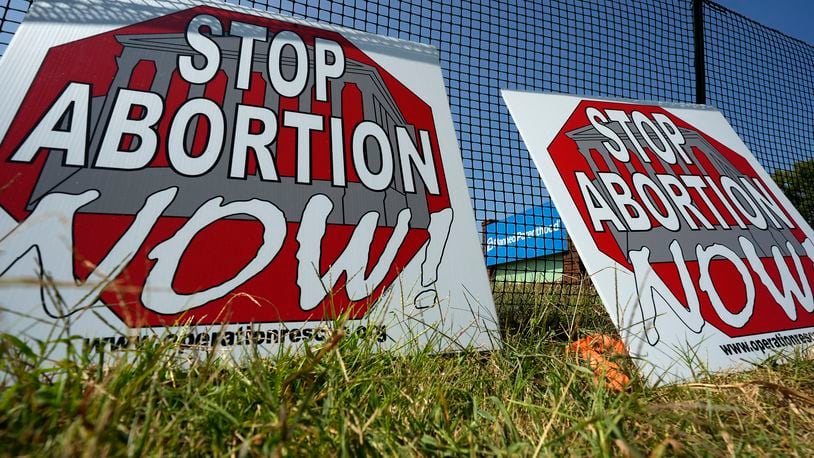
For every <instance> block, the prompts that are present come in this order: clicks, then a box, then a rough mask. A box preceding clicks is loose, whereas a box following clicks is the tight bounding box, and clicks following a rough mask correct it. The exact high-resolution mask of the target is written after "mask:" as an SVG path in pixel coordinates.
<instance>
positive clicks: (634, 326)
mask: <svg viewBox="0 0 814 458" xmlns="http://www.w3.org/2000/svg"><path fill="white" fill-rule="evenodd" d="M503 97H504V99H505V101H506V104H507V105H508V107H509V111H510V112H511V115H512V117H513V118H514V121H515V123H516V124H517V126H518V128H519V130H520V133H521V135H522V137H523V140H524V141H525V143H526V146H527V147H528V149H529V152H530V153H531V155H532V158H533V160H534V162H535V164H536V165H537V168H538V170H539V171H540V174H541V175H542V178H543V181H544V182H545V185H546V187H547V189H548V190H549V192H550V194H551V199H552V200H553V201H554V203H555V205H556V206H557V209H558V210H559V212H560V215H561V217H562V219H563V222H564V224H565V226H566V227H567V228H568V232H569V234H570V235H571V239H572V240H573V242H574V245H575V247H576V248H577V250H578V252H579V254H580V257H581V258H582V261H583V263H584V264H585V266H586V268H587V270H588V273H589V274H590V275H591V278H592V280H593V282H594V285H596V289H597V291H598V293H599V295H600V297H601V299H602V301H603V302H604V304H605V306H606V308H607V310H608V313H610V315H611V317H612V319H613V320H614V322H615V324H616V325H617V327H618V328H619V330H620V332H621V334H622V337H623V339H624V341H625V343H626V345H627V347H628V349H629V351H630V352H631V354H632V356H634V358H635V360H636V363H637V364H638V365H639V367H640V369H641V370H642V372H643V373H644V374H645V375H646V376H647V377H648V379H649V381H650V382H651V383H658V382H662V381H664V382H669V381H675V380H681V379H689V378H692V377H693V376H694V375H696V374H699V373H702V372H703V371H704V370H707V369H709V370H712V371H719V370H725V369H730V368H740V367H748V365H747V364H744V362H750V361H751V362H754V361H759V360H762V359H765V358H766V357H768V356H770V355H772V354H775V353H778V352H782V351H789V350H793V349H794V348H796V347H799V346H806V345H809V344H811V343H812V342H814V295H812V284H813V283H814V244H812V240H814V232H812V229H811V227H810V226H809V225H808V224H807V223H806V222H805V221H804V220H803V218H802V217H801V216H800V214H799V213H798V212H797V211H796V210H795V209H794V208H793V206H792V205H791V203H790V202H789V201H788V199H787V198H786V197H785V196H784V195H783V194H782V192H781V191H780V189H779V188H778V187H777V185H776V184H775V183H774V182H773V181H772V180H771V178H770V177H769V175H768V174H767V173H766V171H765V170H764V169H763V168H762V167H761V166H760V164H759V163H758V162H757V160H756V159H755V157H754V156H753V155H752V154H751V153H750V152H749V150H748V149H747V147H746V146H745V145H744V143H743V142H742V141H741V139H740V138H738V136H737V134H736V133H735V132H734V130H733V129H732V127H731V126H730V125H729V124H728V123H727V121H726V119H724V117H723V115H721V113H720V112H718V111H716V110H713V109H710V108H706V107H699V106H680V105H654V104H650V103H645V102H625V101H615V100H598V99H588V98H581V97H575V96H567V95H556V94H538V93H536V94H533V93H522V92H514V91H504V93H503Z"/></svg>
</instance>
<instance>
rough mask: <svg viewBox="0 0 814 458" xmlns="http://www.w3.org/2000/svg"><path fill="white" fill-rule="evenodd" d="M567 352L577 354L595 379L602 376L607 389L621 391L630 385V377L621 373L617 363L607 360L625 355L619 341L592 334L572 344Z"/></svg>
mask: <svg viewBox="0 0 814 458" xmlns="http://www.w3.org/2000/svg"><path fill="white" fill-rule="evenodd" d="M566 349H567V350H569V351H573V352H574V353H576V354H577V357H578V358H579V359H580V360H583V361H587V362H588V365H589V366H590V368H591V369H593V371H594V374H595V375H596V377H597V381H598V380H599V379H598V378H599V377H602V376H604V377H605V379H606V381H607V386H608V388H610V389H612V390H614V391H622V390H624V389H625V387H627V385H628V384H629V383H630V377H628V376H627V374H625V373H624V371H622V368H621V367H619V365H618V364H617V363H615V362H614V361H611V360H610V359H608V358H609V357H613V356H620V355H627V351H626V350H625V344H623V343H622V341H621V340H619V339H616V338H613V337H610V336H606V335H604V334H593V335H590V336H588V337H584V338H582V339H579V340H577V341H576V342H572V343H571V344H569V345H568V347H566Z"/></svg>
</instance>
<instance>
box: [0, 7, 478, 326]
mask: <svg viewBox="0 0 814 458" xmlns="http://www.w3.org/2000/svg"><path fill="white" fill-rule="evenodd" d="M46 3H48V2H46ZM114 4H115V2H114ZM38 8H39V9H36V8H35V9H34V10H32V14H34V15H36V14H37V13H38V12H39V13H42V12H43V11H45V8H46V7H45V6H42V7H38ZM54 8H56V6H54ZM173 9H174V10H177V11H172V12H167V13H166V14H155V15H154V16H155V17H153V18H152V19H149V20H145V21H141V22H137V23H134V24H128V25H124V26H122V27H120V28H116V29H114V30H109V31H105V32H103V33H98V34H94V35H92V36H87V37H82V38H81V39H76V40H72V39H65V40H62V42H61V44H59V45H58V46H53V47H50V48H49V49H48V50H47V52H45V53H44V55H43V59H42V62H41V63H40V64H39V65H38V67H37V69H36V72H35V76H34V78H33V81H32V83H31V84H30V87H29V88H28V89H27V90H26V91H25V94H24V96H22V98H21V103H20V105H19V109H17V110H16V112H15V113H14V115H13V118H12V119H11V122H10V123H9V125H8V128H7V130H6V132H5V135H4V136H3V137H2V143H0V160H2V161H3V167H2V168H0V182H1V183H8V184H9V185H8V186H7V187H6V188H5V189H4V190H3V192H2V193H0V207H2V209H4V210H5V212H6V213H7V215H8V216H9V217H10V218H11V219H13V221H15V222H16V224H19V226H18V227H17V228H16V229H15V230H13V231H10V232H9V233H10V234H11V235H10V237H11V238H8V239H7V240H6V241H5V245H6V246H7V247H10V249H7V250H5V251H6V253H5V254H4V255H3V256H5V258H4V260H3V261H4V262H5V264H4V266H3V267H0V271H2V270H4V269H7V268H8V266H12V265H14V264H15V262H17V261H18V260H19V259H22V257H24V256H25V255H26V254H27V253H30V252H31V251H30V250H31V249H32V248H34V249H35V251H36V253H37V254H38V257H37V261H36V262H37V263H38V264H39V266H40V267H39V268H38V269H37V270H38V272H39V275H40V280H41V281H42V282H43V283H48V284H51V285H53V289H54V291H57V292H59V291H60V282H62V283H67V289H69V290H70V291H67V292H62V293H57V294H56V295H53V294H49V293H48V291H46V290H48V289H49V288H43V289H44V291H45V292H43V293H42V296H43V299H42V307H43V310H44V311H45V313H46V314H47V315H48V316H51V317H55V318H66V317H71V316H73V315H74V314H77V313H80V312H82V311H84V310H86V309H87V308H88V307H89V306H90V304H93V303H95V304H97V305H98V302H96V301H97V299H98V300H99V301H101V303H102V304H103V305H104V306H105V307H107V308H109V309H110V311H112V312H113V313H114V314H115V316H116V317H118V319H120V320H121V321H122V322H123V323H124V324H126V326H129V327H143V326H167V325H172V324H178V323H182V322H192V323H194V324H198V325H212V324H219V323H226V322H228V323H288V322H306V321H320V320H330V319H333V318H336V317H339V316H340V315H343V314H344V315H346V316H348V317H349V318H350V319H360V318H362V317H365V316H366V314H367V313H368V310H369V309H370V307H371V305H373V304H375V303H376V302H377V301H379V300H380V299H381V298H382V295H383V293H384V292H386V291H388V290H389V289H390V288H392V287H393V286H394V283H395V282H401V284H400V285H399V287H400V288H401V290H402V291H409V292H410V294H411V295H410V297H411V299H409V301H410V304H409V305H410V306H415V307H417V308H419V309H420V308H427V307H430V308H431V307H433V306H435V305H436V304H437V302H438V301H439V300H442V299H443V298H439V297H438V294H437V292H436V291H435V287H434V286H433V285H434V284H435V283H436V282H437V281H438V276H439V264H441V262H442V260H443V259H442V257H443V256H444V254H445V252H448V251H449V250H445V248H446V246H447V242H448V240H449V238H450V233H451V232H454V231H455V227H457V224H458V223H457V221H458V219H461V218H463V219H461V222H462V224H463V227H466V220H467V218H468V219H469V220H471V219H472V217H471V209H470V210H469V211H468V213H467V212H463V213H461V215H456V216H455V218H453V215H455V213H454V212H453V204H452V200H451V197H450V190H449V186H448V183H447V181H448V180H447V176H448V174H449V173H450V172H449V171H448V169H447V168H446V167H445V160H444V158H443V156H442V153H443V152H442V148H441V146H440V145H441V144H440V143H439V132H438V128H437V125H438V124H437V120H436V116H437V113H435V112H434V110H433V108H432V107H431V106H430V105H429V104H428V103H427V102H425V100H424V99H423V98H422V97H421V96H419V95H417V94H416V93H415V92H414V91H413V90H411V89H409V88H408V87H407V86H406V85H404V84H402V83H401V82H400V81H399V80H397V79H396V77H394V76H393V75H392V74H391V73H390V72H389V71H388V70H387V69H385V68H384V67H383V66H382V65H380V64H379V63H377V61H376V60H374V58H372V57H371V56H369V55H368V54H367V53H366V52H363V51H362V50H361V49H360V48H359V47H357V46H356V45H355V44H354V43H352V42H351V41H350V40H349V39H348V38H346V36H345V35H344V34H343V33H341V31H339V30H336V29H328V28H320V27H315V26H313V25H310V24H305V23H302V22H291V21H288V20H284V19H282V18H275V17H270V16H268V15H266V16H260V15H255V14H249V13H248V12H247V11H246V10H244V9H240V8H236V7H224V8H216V7H210V6H200V7H194V8H184V7H180V6H174V7H173ZM67 35H70V34H67ZM357 35H358V34H357ZM363 38H364V36H363ZM367 39H368V40H369V41H370V40H371V39H370V38H369V37H368V38H367ZM372 41H375V40H372ZM380 46H394V44H393V43H392V42H387V41H386V40H384V39H382V44H380ZM12 51H13V48H12ZM9 54H10V55H11V56H14V55H15V54H14V53H13V52H11V51H10V53H9ZM391 54H393V55H396V54H398V53H391ZM385 55H387V54H385ZM12 58H13V57H12ZM401 65H405V64H401ZM439 74H440V73H439ZM439 81H440V79H439ZM433 97H435V96H434V95H433ZM446 109H447V111H448V107H447V108H446ZM445 123H446V118H445ZM446 125H447V124H445V129H446ZM449 126H450V128H451V124H450V125H449ZM451 133H452V132H451V129H447V131H446V132H445V133H444V135H447V136H450V134H451ZM452 138H453V139H454V135H453V136H452ZM446 162H449V159H446ZM456 162H457V163H458V164H459V163H460V159H459V158H457V159H455V160H454V161H453V163H456ZM458 167H460V166H458ZM452 173H455V174H457V175H456V176H459V175H460V178H457V180H458V182H462V174H461V172H460V171H459V170H455V171H454V172H452ZM457 186H458V191H456V192H459V193H461V192H462V193H463V194H462V200H461V201H462V202H466V200H468V198H467V197H466V192H465V188H464V189H460V188H461V186H460V185H457ZM467 204H468V202H467ZM56 221H59V222H62V223H66V224H67V225H68V227H69V230H63V231H61V232H60V229H59V227H61V226H59V225H58V224H56V223H55V222H56ZM49 224H50V225H51V226H50V227H51V228H52V230H51V231H49V229H48V227H49V226H48V225H49ZM472 227H474V222H472ZM466 231H467V233H468V235H467V237H466V239H467V240H469V239H470V238H471V239H472V242H476V239H475V237H476V236H475V234H474V230H473V229H472V230H470V229H466ZM467 243H469V242H467ZM473 246H474V247H476V246H477V245H476V244H473ZM411 262H412V263H413V264H420V266H421V271H420V275H419V276H418V277H417V278H402V277H400V275H401V273H402V272H403V271H404V270H405V269H406V268H407V266H408V265H410V263H411ZM477 281H481V279H480V278H478V279H477ZM483 283H484V284H485V282H483ZM487 291H488V290H487ZM425 293H426V294H425ZM413 301H415V302H413ZM484 301H485V303H489V302H490V301H491V298H484Z"/></svg>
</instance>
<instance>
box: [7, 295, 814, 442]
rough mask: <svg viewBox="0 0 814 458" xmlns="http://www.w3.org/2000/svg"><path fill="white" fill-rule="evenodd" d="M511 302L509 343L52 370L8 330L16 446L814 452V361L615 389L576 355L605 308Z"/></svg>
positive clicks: (602, 325)
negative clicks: (573, 344)
mask: <svg viewBox="0 0 814 458" xmlns="http://www.w3.org/2000/svg"><path fill="white" fill-rule="evenodd" d="M512 302H515V303H516V301H512ZM499 310H500V314H501V322H502V323H503V335H504V348H503V350H501V351H496V352H492V353H474V352H471V353H458V354H448V355H431V354H428V353H425V352H418V353H413V354H410V355H407V356H398V355H394V354H375V353H374V352H373V351H372V350H371V348H372V344H371V343H370V339H365V338H364V337H356V336H353V337H351V336H343V335H342V334H341V333H337V334H336V335H335V336H334V339H333V340H332V341H330V342H329V343H327V344H325V345H324V346H323V347H321V348H319V347H315V348H313V349H312V351H311V352H310V353H309V354H306V355H299V356H292V355H286V356H282V357H280V358H277V359H268V358H260V357H256V358H251V359H250V360H249V361H247V362H246V363H244V364H242V365H240V366H237V365H235V364H230V363H229V362H228V361H224V360H222V359H218V358H216V357H208V358H202V359H199V360H193V361H187V362H186V363H185V364H179V363H178V360H179V355H178V353H179V352H181V351H182V350H181V349H180V348H179V346H178V345H177V344H172V343H161V344H153V345H144V346H143V348H140V349H139V350H138V351H134V350H131V352H132V353H131V354H129V355H128V357H127V358H113V359H108V363H106V364H104V365H99V360H98V359H97V358H96V357H91V356H90V355H83V354H72V355H70V357H69V358H67V359H66V360H64V361H63V362H61V363H60V364H59V365H58V366H57V367H50V368H49V366H47V365H44V364H42V359H43V357H42V354H43V353H45V352H46V348H45V347H42V348H39V347H38V348H29V347H28V346H26V345H24V344H23V343H22V342H20V341H18V340H17V339H15V338H13V337H10V336H3V337H2V338H1V339H0V358H2V364H3V370H4V371H5V372H6V373H7V374H10V377H7V378H6V380H5V381H4V382H3V385H2V387H1V388H0V455H32V456H42V455H46V456H82V455H84V456H93V457H96V456H123V455H134V456H140V455H165V456H174V455H220V456H223V455H234V456H256V455H276V456H303V455H305V456H325V455H328V456H332V455H354V456H358V455H363V454H364V455H367V454H377V455H378V454H383V455H402V456H414V455H469V456H475V455H536V454H539V455H554V456H560V455H600V456H610V455H615V456H670V455H690V456H696V455H711V456H731V455H754V456H765V455H798V456H811V455H812V453H814V394H812V393H814V361H811V360H808V359H805V358H804V357H802V356H798V357H796V358H794V359H793V360H792V361H791V362H790V363H788V364H785V365H772V364H770V363H767V364H766V365H765V367H758V368H755V370H753V371H751V372H747V373H742V374H732V375H719V376H710V377H708V378H707V379H705V380H703V383H699V384H693V385H678V386H670V387H664V388H658V389H651V388H647V387H645V386H644V385H643V383H642V381H641V380H639V379H637V378H636V377H635V376H634V377H633V381H632V384H631V386H630V389H629V390H628V391H627V392H624V393H615V392H612V391H609V390H606V389H605V388H604V386H603V385H602V384H601V383H600V384H596V383H595V382H594V378H593V375H592V373H591V371H590V370H589V369H587V368H586V367H584V366H582V365H580V364H579V363H578V362H577V361H576V360H575V359H573V357H571V356H568V355H566V353H565V352H564V348H565V346H566V344H567V342H568V341H569V340H570V339H574V338H578V337H581V336H584V335H586V334H589V333H592V332H596V331H599V332H606V333H607V332H612V330H611V326H610V324H609V321H608V320H607V319H606V318H605V315H604V312H602V311H601V309H600V308H599V307H597V306H595V305H593V306H592V305H590V301H588V302H587V303H585V304H580V305H579V306H566V305H562V304H559V305H557V304H554V303H548V302H545V301H541V300H539V299H538V300H536V303H526V304H525V307H524V306H522V305H507V304H503V305H500V307H499ZM623 363H624V365H625V366H626V367H627V368H628V370H630V365H629V362H623ZM12 378H13V379H15V380H16V382H15V383H12V382H11V381H10V380H11V379H12Z"/></svg>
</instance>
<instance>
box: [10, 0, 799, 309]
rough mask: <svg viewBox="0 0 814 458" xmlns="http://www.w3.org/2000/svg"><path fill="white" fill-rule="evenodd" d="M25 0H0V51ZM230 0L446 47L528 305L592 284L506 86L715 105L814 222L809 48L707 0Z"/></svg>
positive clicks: (470, 157) (564, 297)
mask: <svg viewBox="0 0 814 458" xmlns="http://www.w3.org/2000/svg"><path fill="white" fill-rule="evenodd" d="M30 3H31V1H30V0H0V55H1V54H2V53H3V52H4V51H5V49H6V48H7V46H8V44H9V42H10V41H11V38H12V36H13V34H14V32H15V31H16V29H17V28H18V27H19V24H20V23H21V22H22V20H23V18H24V17H25V12H26V11H27V10H28V7H29V6H30ZM230 3H236V4H241V5H244V6H248V7H252V8H257V9H261V10H269V11H274V12H279V13H283V14H288V15H293V16H297V17H304V18H308V19H313V20H317V21H322V22H328V23H332V24H336V25H342V26H346V27H351V28H354V29H359V30H364V31H366V32H371V33H376V34H382V35H388V36H391V37H397V38H402V39H406V40H412V41H417V42H421V43H428V44H432V45H434V46H436V47H437V48H438V49H439V50H440V55H441V66H442V69H443V74H444V78H445V83H446V88H447V91H448V94H449V98H450V105H451V108H452V115H453V119H454V122H455V127H456V129H457V133H458V138H459V141H460V146H461V151H462V153H463V160H464V167H465V172H466V177H467V181H468V185H469V192H470V195H471V198H472V204H473V207H474V209H475V216H476V219H477V220H478V222H479V227H478V229H479V230H481V231H482V232H483V248H484V253H485V254H486V260H487V265H488V267H489V271H490V275H491V277H492V281H493V287H494V291H495V296H496V299H497V300H498V301H500V302H504V303H521V302H522V303H526V302H527V301H528V297H529V295H530V294H531V295H534V296H535V297H537V298H540V297H543V298H550V299H552V300H554V301H556V302H568V303H570V302H573V301H575V300H577V299H578V297H579V296H581V295H584V294H585V288H586V286H587V283H586V277H585V272H584V271H583V269H582V268H581V267H580V266H581V264H580V263H579V260H578V258H577V256H576V254H575V252H574V251H573V247H572V246H571V245H570V243H569V241H568V240H567V233H566V231H564V230H562V228H561V227H560V226H559V223H558V217H557V215H556V210H555V209H553V207H552V205H551V204H550V202H549V200H548V195H547V192H546V189H545V188H544V186H543V185H542V183H541V181H540V178H539V175H538V173H537V171H536V169H535V167H534V164H533V163H532V161H531V158H530V157H529V154H528V152H527V151H526V149H525V147H524V145H523V143H522V140H521V138H520V136H519V134H518V132H517V129H516V128H515V126H514V124H513V123H512V121H511V118H510V117H509V114H508V111H507V110H506V107H505V106H504V104H503V102H502V100H501V98H500V93H499V91H500V89H504V88H508V89H524V90H535V91H551V92H563V93H571V94H582V95H590V96H603V97H622V98H629V99H641V100H654V101H665V102H685V103H693V102H702V103H703V102H705V103H707V104H710V105H713V106H716V107H718V108H719V109H720V110H721V111H722V112H723V113H724V115H725V116H726V117H727V118H728V119H729V121H730V122H731V124H732V125H733V127H734V128H735V130H736V131H737V132H738V134H740V136H741V137H742V138H743V139H744V141H745V142H746V144H747V145H748V146H749V147H750V148H751V149H752V151H753V152H754V153H755V155H756V156H757V157H758V159H759V160H760V161H761V162H762V163H763V165H764V166H765V167H766V168H767V169H768V171H769V172H770V173H771V174H772V175H773V176H774V177H775V179H776V180H777V181H778V182H779V184H780V185H781V186H782V187H783V188H784V189H785V190H786V192H787V194H788V195H789V197H790V198H791V199H792V201H793V202H794V203H795V204H796V205H797V207H798V209H799V210H800V212H801V213H802V214H803V215H804V216H805V217H806V218H807V219H808V220H809V221H810V222H811V221H814V187H812V186H811V184H810V183H812V182H814V119H812V116H814V107H812V96H814V79H812V78H814V46H812V45H810V44H807V43H804V42H802V41H799V40H795V39H793V38H790V37H788V36H786V35H784V34H782V33H780V32H778V31H776V30H773V29H770V28H768V27H765V26H763V25H761V24H759V23H757V22H754V21H752V20H749V19H747V18H745V17H743V16H741V15H739V14H737V13H734V12H732V11H730V10H727V9H726V8H723V7H721V6H719V5H717V4H715V3H712V2H707V1H692V0H654V1H639V0H636V1H634V0H617V1H613V2H608V1H605V0H564V1H542V2H540V1H537V2H518V1H516V0H511V1H505V0H504V1H494V0H492V1H463V2H454V4H453V2H438V1H427V0H423V1H422V0H411V1H395V0H375V1H374V0H371V1H362V0H345V1H336V2H332V1H326V0H307V1H273V0H270V1H242V0H241V1H230ZM529 228H531V229H529ZM540 228H542V229H540ZM518 229H520V231H521V232H522V231H528V230H532V231H533V233H534V236H533V237H527V238H526V240H525V245H524V246H523V247H522V248H520V247H517V246H512V245H513V244H514V242H516V234H517V232H518ZM535 229H536V230H535ZM513 237H514V238H513Z"/></svg>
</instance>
